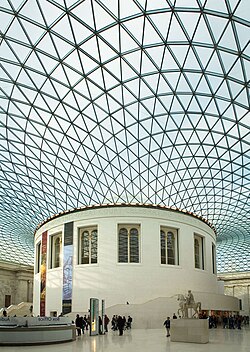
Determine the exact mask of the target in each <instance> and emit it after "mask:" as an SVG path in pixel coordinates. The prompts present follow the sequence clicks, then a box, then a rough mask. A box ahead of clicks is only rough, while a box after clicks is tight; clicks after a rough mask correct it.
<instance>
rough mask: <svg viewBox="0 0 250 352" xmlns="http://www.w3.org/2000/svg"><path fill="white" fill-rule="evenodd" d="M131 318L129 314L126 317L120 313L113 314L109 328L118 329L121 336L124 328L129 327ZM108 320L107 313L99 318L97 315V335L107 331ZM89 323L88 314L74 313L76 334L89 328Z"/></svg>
mask: <svg viewBox="0 0 250 352" xmlns="http://www.w3.org/2000/svg"><path fill="white" fill-rule="evenodd" d="M132 320H133V319H132V317H131V316H130V315H129V316H128V318H127V319H126V317H125V316H123V317H122V316H121V315H113V317H112V320H111V329H112V330H113V331H119V336H121V335H123V331H124V330H126V329H127V330H128V329H131V325H132ZM109 322H110V319H109V317H108V316H107V314H105V315H104V318H103V319H102V318H101V316H99V318H98V325H99V335H102V334H103V333H104V334H105V333H106V332H108V325H109ZM103 324H104V326H103ZM89 325H90V316H89V315H88V316H86V315H84V317H82V316H80V315H79V314H77V315H76V319H75V326H76V330H77V335H78V336H81V335H82V334H84V331H85V330H88V329H89ZM103 328H104V329H103Z"/></svg>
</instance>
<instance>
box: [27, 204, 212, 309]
mask: <svg viewBox="0 0 250 352" xmlns="http://www.w3.org/2000/svg"><path fill="white" fill-rule="evenodd" d="M35 249H36V253H35V256H36V264H35V282H34V312H35V314H40V315H51V314H52V313H53V312H55V313H57V314H59V313H60V312H64V313H67V312H70V311H72V312H84V311H87V310H88V308H89V299H90V298H91V297H97V298H100V299H105V302H106V307H111V306H113V305H116V304H126V303H127V302H129V303H130V304H143V303H145V302H147V301H149V300H154V299H158V298H159V297H171V296H173V295H175V294H177V293H180V292H182V293H183V292H186V291H187V289H192V290H193V291H194V292H200V293H206V294H217V293H218V283H217V276H216V262H215V252H216V251H215V249H216V234H215V232H214V230H213V228H212V227H211V226H210V224H208V223H207V222H206V221H205V220H203V219H201V218H199V217H196V216H195V215H193V214H190V213H185V212H181V211H179V210H173V209H168V208H165V207H159V206H153V205H148V206H146V205H139V204H135V205H131V204H129V205H126V204H121V205H103V206H94V207H85V208H81V209H75V210H73V211H70V212H66V213H62V214H59V215H57V216H55V217H52V218H49V219H48V220H47V221H45V222H44V223H43V224H42V225H40V227H39V228H38V229H37V231H36V233H35Z"/></svg>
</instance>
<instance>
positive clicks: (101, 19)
mask: <svg viewBox="0 0 250 352" xmlns="http://www.w3.org/2000/svg"><path fill="white" fill-rule="evenodd" d="M105 5H106V6H107V4H105ZM92 6H93V11H94V18H95V26H96V30H100V29H101V28H104V27H106V26H108V25H109V24H111V23H113V22H114V19H113V17H112V16H110V14H109V13H108V11H105V10H104V9H103V7H102V6H100V5H99V4H98V3H97V2H94V3H93V5H92Z"/></svg>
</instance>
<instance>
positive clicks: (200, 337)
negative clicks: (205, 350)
mask: <svg viewBox="0 0 250 352" xmlns="http://www.w3.org/2000/svg"><path fill="white" fill-rule="evenodd" d="M170 335H171V337H170V338H171V341H173V342H192V343H208V342H209V328H208V320H207V319H174V320H171V329H170Z"/></svg>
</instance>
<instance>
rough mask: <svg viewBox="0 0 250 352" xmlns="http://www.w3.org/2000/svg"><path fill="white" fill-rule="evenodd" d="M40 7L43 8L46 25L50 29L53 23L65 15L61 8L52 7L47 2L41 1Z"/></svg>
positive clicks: (45, 0)
mask: <svg viewBox="0 0 250 352" xmlns="http://www.w3.org/2000/svg"><path fill="white" fill-rule="evenodd" d="M39 5H40V6H41V8H42V12H43V15H44V17H45V21H46V25H47V26H48V27H50V26H51V25H52V23H54V22H55V20H56V19H57V18H58V17H59V16H60V15H61V14H62V13H63V10H62V9H60V8H59V7H57V6H55V5H52V4H51V3H50V2H48V1H47V0H39Z"/></svg>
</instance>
